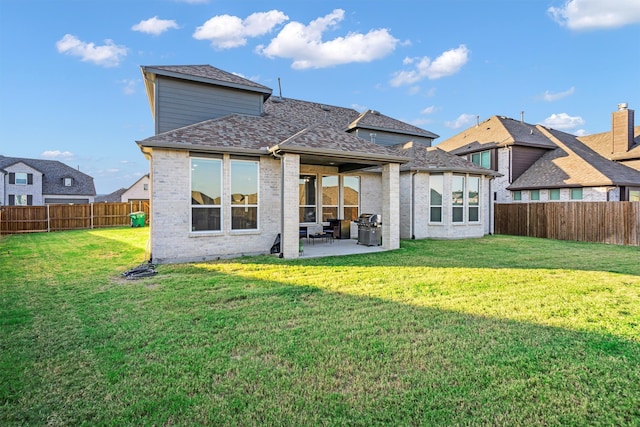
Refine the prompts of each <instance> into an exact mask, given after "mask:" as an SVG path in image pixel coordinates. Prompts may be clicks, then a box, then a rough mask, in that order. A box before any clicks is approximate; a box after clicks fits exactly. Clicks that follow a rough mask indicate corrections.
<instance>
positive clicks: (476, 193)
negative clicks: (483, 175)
mask: <svg viewBox="0 0 640 427" xmlns="http://www.w3.org/2000/svg"><path fill="white" fill-rule="evenodd" d="M467 182H468V186H469V190H468V191H469V194H468V200H467V203H468V204H469V222H478V221H480V178H478V177H477V176H470V177H469V179H468V180H467Z"/></svg>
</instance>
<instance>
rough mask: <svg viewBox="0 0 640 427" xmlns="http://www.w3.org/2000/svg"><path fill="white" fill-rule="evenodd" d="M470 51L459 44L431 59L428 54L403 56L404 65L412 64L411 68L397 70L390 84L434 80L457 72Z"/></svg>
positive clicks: (465, 61) (467, 59) (466, 59)
mask: <svg viewBox="0 0 640 427" xmlns="http://www.w3.org/2000/svg"><path fill="white" fill-rule="evenodd" d="M470 53H471V51H470V50H469V49H468V48H467V46H465V45H463V44H461V45H460V46H458V47H457V48H455V49H450V50H448V51H446V52H444V53H442V54H441V55H440V56H438V57H437V58H436V59H434V60H433V61H431V58H429V57H428V56H423V57H422V58H405V59H404V61H403V63H404V64H405V65H414V64H415V67H414V68H413V69H412V70H408V71H398V72H396V73H395V74H394V75H393V78H392V79H391V82H390V84H391V86H394V87H397V86H402V85H408V84H413V83H416V82H419V81H420V80H423V79H425V78H426V79H429V80H435V79H439V78H442V77H446V76H450V75H452V74H455V73H457V72H458V71H460V69H461V68H462V67H463V66H464V64H466V63H467V61H469V54H470Z"/></svg>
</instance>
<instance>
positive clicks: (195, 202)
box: [191, 157, 222, 231]
mask: <svg viewBox="0 0 640 427" xmlns="http://www.w3.org/2000/svg"><path fill="white" fill-rule="evenodd" d="M221 202H222V160H221V159H209V158H199V157H192V158H191V231H221V230H222V209H221Z"/></svg>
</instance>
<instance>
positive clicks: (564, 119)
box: [542, 113, 584, 130]
mask: <svg viewBox="0 0 640 427" xmlns="http://www.w3.org/2000/svg"><path fill="white" fill-rule="evenodd" d="M542 124H544V125H545V126H547V127H550V128H553V129H557V130H569V129H575V128H577V127H578V126H582V125H583V124H584V119H583V118H582V117H580V116H575V117H571V116H570V115H568V114H567V113H560V114H552V115H550V116H549V117H547V118H546V119H544V121H543V122H542Z"/></svg>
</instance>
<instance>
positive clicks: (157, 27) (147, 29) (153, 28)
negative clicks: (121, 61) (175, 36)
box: [131, 16, 180, 36]
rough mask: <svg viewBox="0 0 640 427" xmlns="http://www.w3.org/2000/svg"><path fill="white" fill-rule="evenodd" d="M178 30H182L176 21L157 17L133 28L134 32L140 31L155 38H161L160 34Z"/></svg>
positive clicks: (139, 23)
mask: <svg viewBox="0 0 640 427" xmlns="http://www.w3.org/2000/svg"><path fill="white" fill-rule="evenodd" d="M172 28H174V29H178V28H180V27H179V26H178V24H177V23H176V21H174V20H171V19H158V17H157V16H154V17H153V18H149V19H147V20H144V21H140V22H138V23H137V24H136V25H134V26H133V27H131V29H132V30H133V31H139V32H141V33H147V34H153V35H154V36H159V35H160V34H162V33H164V32H165V31H168V30H170V29H172Z"/></svg>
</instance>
